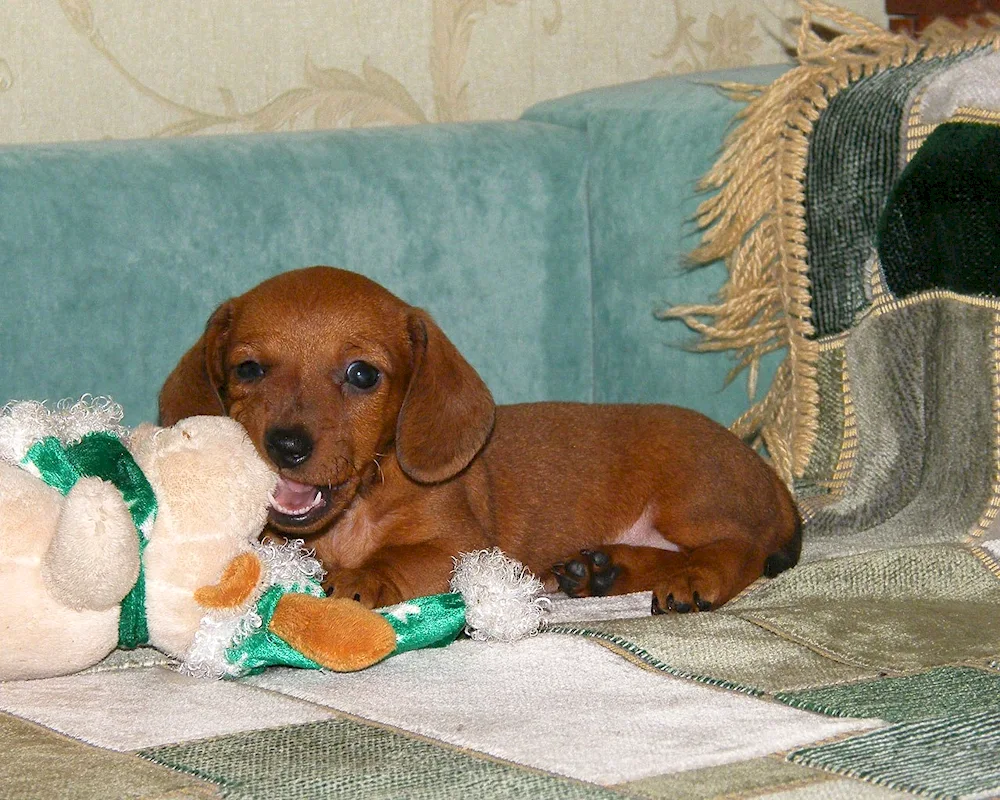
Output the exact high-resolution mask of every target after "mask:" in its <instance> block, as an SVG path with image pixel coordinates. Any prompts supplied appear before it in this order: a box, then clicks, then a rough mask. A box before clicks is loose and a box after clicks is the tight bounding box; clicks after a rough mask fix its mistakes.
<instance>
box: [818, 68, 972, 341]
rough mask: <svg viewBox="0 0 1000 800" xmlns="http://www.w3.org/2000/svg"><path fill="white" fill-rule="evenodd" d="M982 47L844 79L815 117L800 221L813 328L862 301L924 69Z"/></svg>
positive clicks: (839, 327)
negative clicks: (908, 114) (866, 270)
mask: <svg viewBox="0 0 1000 800" xmlns="http://www.w3.org/2000/svg"><path fill="white" fill-rule="evenodd" d="M980 52H982V50H973V51H969V52H968V53H963V54H960V55H957V56H952V57H949V58H941V59H932V60H930V61H918V62H916V63H913V64H909V65H905V66H901V67H898V68H896V69H890V70H885V71H883V72H880V73H878V74H876V75H873V76H871V77H867V78H862V79H861V80H859V81H857V82H855V83H853V84H851V85H850V86H847V87H846V88H844V89H843V90H841V91H840V92H839V93H838V94H836V95H835V96H834V97H833V98H832V100H831V101H830V104H829V105H828V106H827V108H826V109H825V111H824V112H823V113H822V114H821V115H820V117H819V119H817V120H816V123H815V125H814V126H813V130H812V135H811V137H810V140H809V153H808V158H807V162H806V175H805V196H806V208H805V225H806V238H807V241H808V247H809V256H808V261H809V277H810V280H811V281H812V311H813V321H814V324H815V327H816V336H817V337H822V336H829V335H831V334H835V333H840V332H842V331H845V330H847V329H848V328H850V327H851V324H852V322H853V321H854V318H855V316H856V314H857V313H858V312H859V311H861V310H862V309H864V308H865V307H866V306H867V300H866V298H865V292H864V266H865V262H866V261H867V260H868V258H869V257H870V255H871V251H872V247H873V245H874V242H875V231H876V227H877V225H878V219H879V215H880V214H881V212H882V208H883V206H884V204H885V200H886V198H887V197H888V195H889V191H890V189H891V188H892V185H893V183H894V182H895V180H896V178H897V177H898V175H899V171H900V167H899V155H900V133H901V129H902V124H903V114H904V113H905V111H906V109H907V102H908V100H909V98H910V96H911V93H912V92H913V90H914V89H915V88H916V87H917V85H918V84H920V82H921V81H923V80H924V79H925V78H927V77H928V76H929V75H931V74H933V73H934V72H936V71H939V70H941V69H943V68H946V67H948V66H951V65H952V64H954V63H957V62H959V61H962V60H964V59H965V58H968V57H970V56H972V55H974V54H977V53H980Z"/></svg>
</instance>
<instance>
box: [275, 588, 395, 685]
mask: <svg viewBox="0 0 1000 800" xmlns="http://www.w3.org/2000/svg"><path fill="white" fill-rule="evenodd" d="M269 629H270V631H271V632H272V633H274V634H275V635H277V636H279V637H281V639H283V640H284V641H285V642H287V643H288V644H290V645H291V646H292V647H294V648H295V649H296V650H298V651H299V652H300V653H302V655H304V656H306V657H307V658H311V659H312V660H313V661H315V662H316V663H317V664H319V665H320V666H321V667H326V668H327V669H329V670H333V671H334V672H353V671H355V670H359V669H364V668H365V667H368V666H371V665H372V664H375V663H376V662H378V661H381V660H382V659H383V658H385V657H386V656H387V655H389V654H390V653H392V652H393V651H394V650H395V649H396V631H395V629H394V628H393V627H392V625H390V624H389V622H388V621H387V620H386V619H385V617H383V616H382V615H381V614H378V613H376V612H375V611H372V610H371V609H368V608H365V607H364V606H362V605H361V604H360V603H357V602H355V601H354V600H346V599H344V598H333V597H313V596H312V595H308V594H296V593H292V594H286V595H284V596H283V597H282V598H281V599H280V600H279V601H278V605H277V606H276V607H275V610H274V616H273V617H272V618H271V623H270V625H269Z"/></svg>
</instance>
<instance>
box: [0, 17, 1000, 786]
mask: <svg viewBox="0 0 1000 800" xmlns="http://www.w3.org/2000/svg"><path fill="white" fill-rule="evenodd" d="M802 5H803V8H804V9H805V10H806V17H807V19H806V23H805V24H804V25H803V28H802V32H801V36H800V40H799V57H798V63H797V64H795V65H787V66H778V67H767V68H755V69H745V70H735V71H730V72H726V73H713V74H705V75H692V76H685V77H673V78H660V79H654V80H649V81H644V82H640V83H636V84H631V85H625V86H613V87H608V88H604V89H598V90H594V91H590V92H585V93H583V94H578V95H574V96H571V97H566V98H561V99H557V100H553V101H550V102H546V103H542V104H541V105H539V106H537V107H534V108H532V109H529V110H527V111H526V112H525V114H524V115H523V117H522V118H521V119H519V120H517V121H514V122H496V123H479V124H468V125H426V126H420V127H412V128H405V129H372V130H358V131H345V132H322V133H320V132H317V133H301V134H299V133H296V134H278V135H259V136H238V137H218V138H194V139H183V140H174V141H136V142H100V143H88V144H72V145H52V146H24V147H9V148H2V149H0V275H2V276H3V278H4V282H3V289H4V291H3V292H2V293H0V332H2V336H0V364H2V369H0V396H3V397H5V398H9V399H12V400H13V399H35V400H42V399H46V400H49V401H56V400H58V399H60V398H76V397H79V396H81V395H83V394H85V393H90V394H94V395H108V396H111V397H113V398H114V399H115V400H116V401H118V402H119V403H121V404H122V405H123V406H124V408H125V411H126V420H125V421H126V423H128V424H135V423H138V422H141V421H147V420H154V419H155V415H156V396H157V392H158V389H159V386H160V384H161V382H162V380H163V379H164V377H165V376H166V375H167V373H168V372H169V370H170V369H171V368H172V366H173V365H174V364H175V363H176V361H177V359H178V358H179V356H180V355H181V354H182V353H183V352H184V351H185V350H186V348H187V347H189V346H190V344H191V343H192V342H193V341H194V340H195V339H196V338H197V336H198V335H199V334H200V332H201V330H202V326H203V325H204V322H205V320H206V319H207V317H208V315H209V314H210V313H211V311H212V310H213V309H214V308H215V307H216V305H217V304H219V303H220V302H221V301H223V300H224V299H226V298H227V297H229V296H231V295H234V294H236V293H239V292H242V291H244V290H245V289H247V288H249V287H250V286H252V285H254V284H255V283H257V282H259V281H260V280H261V279H263V278H265V277H267V276H269V275H272V274H275V273H277V272H280V271H282V270H286V269H291V268H296V267H301V266H306V265H311V264H322V263H325V264H334V265H338V266H341V267H345V268H348V269H352V270H356V271H359V272H362V273H364V274H366V275H368V276H370V277H372V278H374V279H375V280H377V281H379V282H381V283H383V284H384V285H386V286H387V287H388V288H389V289H390V290H392V291H393V292H395V293H396V294H398V295H400V296H401V297H403V298H404V299H406V300H407V301H409V302H411V303H413V304H416V305H420V306H422V307H424V308H426V309H428V310H429V311H430V312H431V314H433V315H434V317H435V318H436V319H437V320H438V322H439V323H440V324H441V326H442V328H443V329H444V330H445V332H446V333H447V334H448V335H449V337H450V338H451V339H452V340H453V341H454V342H455V343H456V345H457V346H458V347H459V349H460V350H461V351H462V352H463V353H464V354H465V355H466V356H467V357H468V359H469V360H470V361H471V362H472V363H473V365H474V366H475V367H476V368H477V369H478V370H479V371H480V373H481V374H482V376H483V377H484V379H485V380H486V382H487V384H488V385H489V386H490V388H491V389H492V391H493V393H494V395H495V396H496V398H497V399H498V401H500V402H513V401H528V400H549V399H558V400H579V401H586V402H590V401H597V402H625V401H628V402H669V403H676V404H681V405H685V406H689V407H693V408H696V409H699V410H701V411H703V412H705V413H707V414H708V415H710V416H712V417H713V418H715V419H717V420H720V421H722V422H724V423H726V424H732V426H733V429H734V430H735V431H736V432H737V433H738V434H739V435H741V436H743V437H745V438H746V439H747V440H748V441H751V442H753V443H754V444H755V445H758V446H760V447H761V449H762V451H763V452H765V453H766V454H767V456H768V457H769V458H771V460H772V462H773V463H774V465H775V467H776V468H777V470H778V471H779V473H780V474H781V475H782V477H783V478H784V479H785V480H786V481H787V482H788V483H789V485H790V486H792V487H793V488H794V490H795V492H796V496H797V499H798V502H799V505H800V508H801V509H802V513H803V517H804V519H805V528H804V531H805V535H804V545H803V554H802V559H801V562H800V564H799V565H798V566H796V567H795V568H794V569H791V570H788V571H787V572H785V573H782V574H781V575H779V576H778V577H776V578H774V579H765V578H762V579H761V580H759V581H757V582H756V583H754V584H753V585H752V586H751V587H749V588H748V589H747V590H746V591H745V592H743V593H742V594H741V595H740V596H738V597H737V598H735V599H733V600H732V601H731V602H729V603H727V604H726V605H725V606H723V607H722V608H720V609H718V610H716V611H713V612H711V613H694V614H687V615H678V614H675V615H662V616H655V617H653V616H650V614H649V608H650V597H649V594H648V593H645V594H639V595H627V596H624V597H611V598H587V599H581V600H571V599H568V598H564V597H561V596H558V595H555V596H553V597H551V598H550V600H551V603H552V606H551V610H550V611H549V612H548V615H547V621H546V623H545V627H544V628H543V630H542V632H541V633H539V634H538V635H536V636H533V637H530V638H527V639H523V640H521V641H518V642H514V643H510V644H497V643H492V644H488V643H484V642H479V641H475V640H473V639H460V640H458V641H456V642H454V643H452V644H450V645H448V646H447V647H443V648H438V649H426V650H419V651H413V652H409V653H404V654H402V655H398V656H395V657H393V658H391V659H388V660H386V661H385V662H382V663H380V664H377V665H375V666H374V667H371V668H369V669H367V670H363V671H361V672H357V673H350V674H334V673H326V672H320V671H313V670H295V669H289V668H273V669H269V670H267V671H265V672H263V673H261V674H259V675H254V676H251V677H247V678H242V679H239V680H222V681H214V680H205V679H198V678H193V677H189V676H186V675H181V674H179V673H177V672H176V671H175V670H174V669H173V668H172V666H173V665H171V664H170V662H169V660H168V659H167V658H166V657H164V656H163V655H162V654H160V653H158V652H157V651H155V650H152V649H149V648H139V649H135V650H119V651H116V652H115V653H114V654H113V655H112V656H110V657H109V658H108V659H106V660H105V661H103V662H101V663H100V664H99V665H97V666H96V667H93V668H91V669H88V670H86V671H84V672H81V673H77V674H74V675H70V676H66V677H61V678H49V679H44V680H36V681H8V682H6V683H0V753H2V756H0V798H8V797H10V798H21V797H78V798H86V799H87V800H89V799H90V798H110V797H115V798H117V797H144V798H162V799H163V800H167V798H170V799H171V800H177V798H207V797H228V798H247V800H250V799H257V798H266V799H267V800H272V798H369V797H371V798H416V799H418V800H437V798H478V797H483V798H525V797H531V798H536V797H537V798H598V797H609V798H610V797H630V798H654V799H655V798H670V799H671V800H674V799H677V800H709V798H735V797H740V798H747V797H767V798H784V800H820V798H830V799H833V798H845V800H846V799H847V798H874V799H876V800H877V799H878V798H895V797H912V796H922V797H936V798H968V799H969V800H972V799H973V798H988V797H996V796H1000V522H998V521H997V518H998V516H1000V300H998V297H1000V281H997V279H996V275H997V264H996V263H995V254H996V253H997V252H1000V245H998V242H1000V234H998V233H997V225H996V220H997V214H996V208H995V204H996V198H998V197H1000V177H998V176H1000V172H998V171H997V170H996V168H995V164H994V161H998V160H1000V135H998V131H1000V92H998V91H997V90H996V88H995V87H996V86H1000V53H998V52H997V51H998V50H1000V32H997V31H995V30H986V29H970V30H966V31H956V30H944V31H940V32H938V33H934V34H932V35H930V34H929V35H928V36H927V37H926V38H925V39H923V40H921V41H920V42H914V41H913V40H910V39H907V38H906V37H903V36H899V35H895V34H890V33H887V32H885V31H881V30H879V29H878V28H877V27H875V26H873V25H871V24H870V23H867V22H866V21H864V20H860V19H857V18H854V17H851V16H850V15H846V14H843V13H840V12H838V11H836V10H834V9H830V8H829V7H827V6H825V5H824V4H823V3H821V2H818V0H803V4H802ZM817 14H818V15H819V16H821V17H822V16H824V15H825V18H826V19H828V20H832V21H833V22H835V23H837V25H839V26H840V27H841V28H843V29H844V30H843V33H842V34H841V35H840V36H838V37H836V38H833V39H832V41H827V40H826V39H825V38H823V37H820V36H817V35H815V34H814V33H813V32H812V28H811V25H810V23H811V21H812V19H811V18H812V16H813V15H817ZM826 32H828V31H826ZM703 179H704V180H703ZM691 264H701V265H703V266H701V267H700V268H699V269H688V267H689V266H690V265H691ZM683 323H687V325H685V324H683ZM692 344H697V348H695V347H691V345H692ZM734 367H735V368H736V370H735V372H736V373H737V374H739V375H740V379H739V380H736V381H730V382H727V379H728V378H729V377H731V375H732V374H733V372H734ZM744 367H745V368H746V375H747V376H748V380H747V381H746V382H744V380H743V377H742V376H743V373H741V368H744ZM748 390H749V391H748ZM2 524H3V519H2V517H0V525H2ZM4 557H5V556H2V555H0V569H2V567H3V564H4V561H3V559H4ZM2 591H3V587H2V586H0V592H2ZM3 646H4V637H3V631H2V630H0V647H3Z"/></svg>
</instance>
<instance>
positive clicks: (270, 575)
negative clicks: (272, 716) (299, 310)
mask: <svg viewBox="0 0 1000 800" xmlns="http://www.w3.org/2000/svg"><path fill="white" fill-rule="evenodd" d="M121 418H122V413H121V409H120V407H118V406H116V405H115V404H113V403H111V402H110V401H104V402H91V401H89V400H85V401H81V402H80V403H77V404H75V405H72V406H68V407H67V406H61V407H59V408H57V409H56V410H50V409H48V408H46V407H45V406H44V405H43V404H40V403H18V404H12V405H9V406H8V407H7V408H5V409H4V410H3V412H2V413H0V582H2V585H3V586H4V596H5V601H4V603H2V604H0V634H2V636H3V640H2V644H0V680H14V679H27V678H41V677H49V676H53V675H64V674H68V673H71V672H76V671H78V670H81V669H84V668H86V667H88V666H91V665H93V664H95V663H96V662H98V661H99V660H101V659H102V658H104V657H105V656H107V655H108V653H110V652H111V651H112V650H113V649H114V648H115V647H126V648H133V647H136V646H139V645H143V644H149V645H152V646H153V647H156V648H157V649H159V650H161V651H162V652H164V653H166V654H167V655H169V656H171V657H173V658H174V659H176V660H178V661H179V662H181V669H182V670H183V671H186V672H189V673H191V674H195V675H204V676H211V677H239V676H241V675H245V674H248V673H252V672H257V671H259V670H261V669H263V668H264V667H266V666H270V665H275V664H284V665H290V666H298V667H308V668H314V669H315V668H326V669H330V670H335V671H352V670H357V669H362V668H364V667H366V666H369V665H371V664H374V663H376V662H377V661H380V660H381V659H383V658H385V657H386V656H388V655H390V654H393V653H397V652H402V651H403V650H407V649H413V648H416V647H426V646H435V645H441V644H447V643H448V642H450V641H452V640H453V639H454V638H455V637H456V636H457V635H458V634H459V633H460V632H461V631H462V630H463V628H469V627H470V625H475V626H476V627H477V632H476V633H474V634H473V635H474V636H475V637H476V638H493V639H507V640H511V639H515V638H519V637H520V636H522V635H527V634H529V633H532V632H534V631H535V630H537V629H538V627H539V625H540V619H541V613H542V605H541V604H540V603H539V599H538V595H539V594H540V590H541V587H540V585H539V584H538V582H537V581H536V580H534V579H533V578H532V577H531V576H530V575H529V574H527V573H525V572H524V570H523V568H522V567H521V566H520V565H518V564H516V563H515V562H511V561H509V560H508V559H506V558H505V557H504V556H502V554H500V553H499V552H493V551H485V552H483V553H479V554H474V555H472V556H470V558H469V559H468V560H467V561H466V563H465V564H464V565H463V566H461V567H460V568H459V570H457V572H456V576H455V581H456V584H455V586H456V588H459V587H462V588H461V590H460V591H456V592H454V593H449V594H444V595H436V596H433V597H428V598H420V599H418V600H414V601H411V602H409V603H403V604H400V605H399V606H396V607H393V608H390V609H383V610H379V611H370V610H368V609H365V608H363V607H362V606H361V605H360V604H358V603H355V602H353V601H350V600H343V599H332V598H327V597H325V596H324V593H323V590H322V587H321V585H320V579H321V578H322V569H321V567H320V565H319V563H318V562H317V561H316V560H315V559H313V558H311V557H310V556H309V555H308V554H306V553H304V552H303V551H302V549H301V547H300V545H301V543H297V542H292V543H288V544H283V545H275V544H262V543H260V542H259V541H258V537H259V535H260V533H261V530H262V529H263V526H264V522H265V519H266V515H267V507H268V497H269V494H270V492H271V491H273V489H274V487H275V484H276V476H275V475H274V473H273V472H271V470H270V469H269V468H268V467H267V465H266V464H265V463H264V462H263V460H262V459H261V458H260V457H259V456H258V455H257V452H256V450H255V449H254V447H253V445H252V443H251V442H250V440H249V438H248V437H247V436H246V434H245V432H244V431H243V429H242V428H241V427H240V426H239V425H238V424H237V423H236V422H234V421H233V420H231V419H228V418H225V417H192V418H190V419H185V420H182V421H180V422H179V423H177V424H176V425H174V426H173V427H171V428H157V427H154V426H151V425H143V426H140V427H138V428H136V429H135V430H133V431H132V432H131V433H130V432H129V431H127V430H126V429H125V428H123V427H122V426H121V424H120V421H121ZM484 615H485V616H484ZM477 616H478V617H480V618H482V621H481V622H479V623H476V622H475V618H476V617H477Z"/></svg>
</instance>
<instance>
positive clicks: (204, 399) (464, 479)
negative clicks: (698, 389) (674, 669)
mask: <svg viewBox="0 0 1000 800" xmlns="http://www.w3.org/2000/svg"><path fill="white" fill-rule="evenodd" d="M194 414H228V415H229V416H231V417H233V418H235V419H236V420H238V421H239V422H241V423H242V424H243V426H244V427H245V428H246V429H247V431H248V432H249V434H250V437H251V439H252V440H253V442H254V444H255V445H256V446H257V449H258V450H259V451H260V453H261V454H262V455H263V456H264V457H265V458H267V459H269V460H270V462H271V463H272V464H273V465H274V467H275V469H276V470H277V471H278V473H279V474H280V476H281V477H280V480H279V484H278V488H277V490H276V492H275V496H274V498H273V502H272V507H271V511H270V522H269V526H270V532H271V533H272V535H273V534H280V535H281V536H285V537H289V538H302V539H305V540H306V541H307V542H308V544H309V545H310V546H311V547H314V548H315V549H316V554H317V557H318V558H319V559H320V560H321V561H322V562H323V564H324V566H325V567H326V568H327V570H328V576H327V589H328V590H329V591H330V592H331V593H332V594H334V595H336V596H338V597H354V598H357V599H359V600H360V601H361V602H362V603H363V604H365V605H366V606H379V605H387V604H391V603H396V602H399V601H401V600H404V599H408V598H411V597H417V596H420V595H424V594H431V593H436V592H442V591H447V586H448V579H449V575H450V573H451V569H452V557H453V556H456V555H457V554H459V553H461V552H466V551H470V550H476V549H480V548H484V547H491V546H494V545H496V546H499V547H501V548H502V549H503V550H504V551H505V552H506V553H508V554H509V555H510V556H512V557H514V558H516V559H519V560H520V561H521V562H523V563H524V564H525V565H527V567H528V568H529V569H531V570H532V572H534V573H535V574H536V575H538V576H539V577H540V578H542V579H543V580H544V581H545V582H546V585H547V587H548V588H550V589H553V590H554V589H555V588H556V587H557V585H558V587H560V588H562V589H563V590H564V591H565V592H566V593H567V594H569V595H572V596H584V595H603V594H620V593H625V592H635V591H643V590H652V591H653V593H654V595H653V611H654V613H656V612H660V611H667V610H671V611H681V612H684V611H689V610H694V609H697V610H707V609H709V608H713V607H716V606H718V605H720V604H722V603H724V602H726V601H727V600H728V599H730V598H731V597H733V596H734V595H735V594H736V593H737V592H739V591H741V590H742V589H743V588H744V587H746V586H747V585H749V584H750V583H751V582H752V581H754V580H755V579H757V578H758V577H760V576H761V575H763V574H767V575H773V574H776V573H778V572H780V571H781V570H783V569H785V568H787V567H790V566H792V565H793V564H794V563H795V562H796V560H797V559H798V553H799V544H800V533H799V530H800V525H799V517H798V513H797V511H796V508H795V505H794V503H793V502H792V498H791V496H790V495H789V492H788V490H787V489H786V488H785V486H784V484H783V483H782V482H781V480H780V479H779V478H778V476H777V475H776V473H775V472H773V471H772V470H771V468H770V467H769V466H768V465H767V464H766V463H765V462H764V461H763V460H762V459H761V458H760V457H759V456H758V455H757V454H756V453H754V452H753V451H752V450H751V449H750V448H749V447H747V446H746V445H744V444H743V443H742V442H741V441H740V440H739V439H737V438H736V437H735V436H734V435H733V434H731V433H730V432H729V431H727V430H726V429H725V428H723V427H722V426H720V425H718V424H716V423H715V422H712V421H711V420H709V419H708V418H706V417H704V416H702V415H700V414H698V413H695V412H693V411H688V410H685V409H681V408H675V407H672V406H656V405H604V406H601V405H584V404H577V403H538V404H526V405H512V406H499V407H495V406H494V403H493V398H492V396H491V395H490V392H489V390H488V389H487V388H486V386H485V384H484V383H483V381H482V380H481V379H480V377H479V375H477V374H476V372H475V370H474V369H473V368H472V367H471V366H470V365H469V364H468V363H467V362H466V361H465V359H464V358H462V356H461V355H460V354H459V353H458V351H457V350H456V349H455V347H454V345H452V343H451V342H450V341H449V340H448V339H447V338H446V337H445V335H444V334H443V333H442V332H441V330H440V329H439V328H438V326H437V325H436V324H435V323H434V321H433V320H432V319H431V318H430V317H429V316H428V315H427V314H426V313H425V312H424V311H421V310H420V309H418V308H414V307H412V306H409V305H407V304H406V303H404V302H402V301H401V300H399V299H398V298H397V297H395V296H393V295H392V294H390V293H389V292H388V291H387V290H386V289H384V288H382V287H381V286H379V285H378V284H376V283H373V282H372V281H370V280H368V279H367V278H365V277H362V276H361V275H357V274H355V273H351V272H345V271H343V270H338V269H333V268H330V267H313V268H309V269H303V270H298V271H294V272H288V273H285V274H282V275H278V276H276V277H274V278H271V279H270V280H267V281H265V282H264V283H262V284H261V285H259V286H257V287H256V288H254V289H251V290H250V291H249V292H247V293H246V294H244V295H241V296H240V297H236V298H234V299H232V300H229V301H228V302H226V303H224V304H223V305H222V306H221V307H220V308H219V309H217V310H216V311H215V313H214V314H213V315H212V317H211V319H209V321H208V325H207V327H206V330H205V333H204V335H203V336H202V338H201V339H200V340H199V341H198V342H197V343H196V344H195V345H194V347H193V348H192V349H191V350H190V351H189V352H188V353H187V354H186V355H185V356H184V357H183V358H182V359H181V361H180V363H179V364H178V365H177V367H176V368H175V369H174V371H173V373H172V374H171V375H170V376H169V377H168V379H167V381H166V384H165V385H164V387H163V390H162V392H161V394H160V417H161V422H162V423H163V424H165V425H172V424H173V423H174V422H176V421H177V420H178V419H180V418H182V417H186V416H191V415H194Z"/></svg>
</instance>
